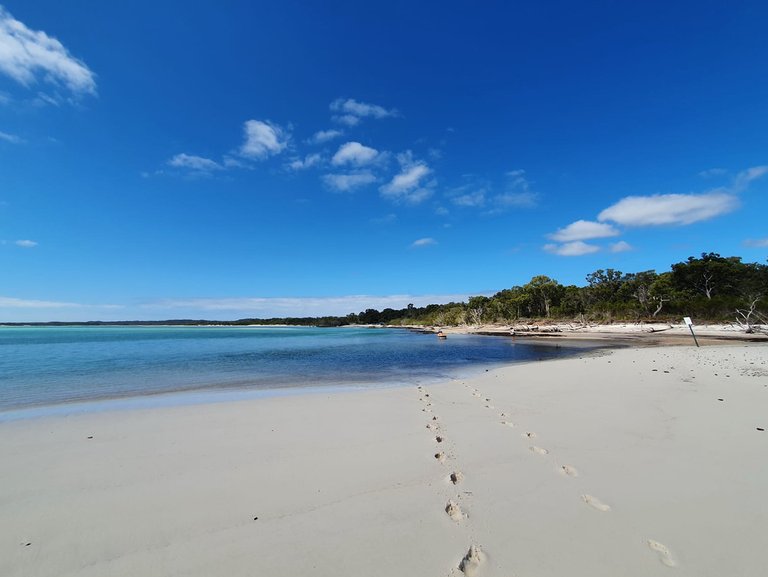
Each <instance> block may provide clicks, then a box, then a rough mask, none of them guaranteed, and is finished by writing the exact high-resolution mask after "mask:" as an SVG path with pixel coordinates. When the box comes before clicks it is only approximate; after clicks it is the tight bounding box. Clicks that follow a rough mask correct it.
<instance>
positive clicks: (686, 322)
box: [683, 317, 699, 347]
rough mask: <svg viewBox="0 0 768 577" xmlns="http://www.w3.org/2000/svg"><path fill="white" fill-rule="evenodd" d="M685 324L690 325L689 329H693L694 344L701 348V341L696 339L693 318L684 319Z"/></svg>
mask: <svg viewBox="0 0 768 577" xmlns="http://www.w3.org/2000/svg"><path fill="white" fill-rule="evenodd" d="M683 322H684V323H685V324H686V325H688V328H689V329H691V336H692V337H693V342H694V343H696V346H697V347H698V346H699V341H698V340H697V339H696V333H694V332H693V321H692V320H691V317H683Z"/></svg>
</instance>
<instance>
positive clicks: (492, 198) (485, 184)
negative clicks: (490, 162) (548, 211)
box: [446, 170, 538, 215]
mask: <svg viewBox="0 0 768 577" xmlns="http://www.w3.org/2000/svg"><path fill="white" fill-rule="evenodd" d="M464 180H465V182H466V183H465V184H463V185H462V186H459V187H456V188H453V189H450V190H448V191H447V193H446V196H448V198H449V199H450V201H451V202H452V203H453V204H454V205H456V206H460V207H464V208H481V209H484V212H485V213H486V214H491V215H493V214H502V213H504V212H507V211H508V210H511V209H515V208H533V207H535V206H536V204H537V202H538V194H537V193H535V192H533V191H531V190H530V183H529V181H528V179H527V178H526V176H525V171H524V170H512V171H509V172H507V173H505V174H504V179H503V181H502V182H501V183H499V182H495V183H493V182H491V181H490V180H489V179H487V178H482V177H478V176H477V175H473V174H467V175H465V176H464ZM494 190H496V191H498V190H502V192H494Z"/></svg>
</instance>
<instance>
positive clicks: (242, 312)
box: [142, 294, 470, 318]
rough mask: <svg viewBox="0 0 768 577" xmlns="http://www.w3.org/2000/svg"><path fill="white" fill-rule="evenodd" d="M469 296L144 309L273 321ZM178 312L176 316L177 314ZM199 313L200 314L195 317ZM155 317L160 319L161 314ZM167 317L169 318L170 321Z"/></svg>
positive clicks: (227, 301)
mask: <svg viewBox="0 0 768 577" xmlns="http://www.w3.org/2000/svg"><path fill="white" fill-rule="evenodd" d="M469 296H470V295H468V294H426V295H410V294H398V295H348V296H329V297H289V298H277V297H276V298H262V297H255V298H224V299H207V298H200V299H169V300H159V301H155V302H152V303H146V304H144V305H142V309H144V310H145V311H160V312H161V315H160V316H163V315H168V316H174V315H178V314H179V312H178V311H182V313H181V314H182V315H184V316H186V315H189V316H192V317H198V316H199V315H201V314H202V315H206V313H208V314H209V315H210V316H212V317H216V316H217V315H223V316H226V317H228V318H243V317H256V318H269V317H285V316H297V317H304V316H322V315H346V314H348V313H351V312H359V311H363V310H365V309H369V308H375V309H378V310H383V309H385V308H393V309H402V308H405V307H406V306H408V304H413V305H415V306H417V307H421V306H426V305H428V304H440V303H449V302H461V301H465V300H467V299H468V298H469ZM174 311H175V312H174ZM195 313H197V314H195ZM153 316H158V315H157V314H155V315H153ZM168 316H165V318H168Z"/></svg>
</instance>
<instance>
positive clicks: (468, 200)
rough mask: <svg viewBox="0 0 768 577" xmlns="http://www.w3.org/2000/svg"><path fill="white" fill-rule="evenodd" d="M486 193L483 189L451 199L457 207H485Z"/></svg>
mask: <svg viewBox="0 0 768 577" xmlns="http://www.w3.org/2000/svg"><path fill="white" fill-rule="evenodd" d="M485 193H486V192H485V190H483V189H480V190H475V191H472V192H467V193H465V194H460V195H459V196H454V197H453V198H452V199H451V202H453V204H455V205H456V206H467V207H477V206H484V205H485Z"/></svg>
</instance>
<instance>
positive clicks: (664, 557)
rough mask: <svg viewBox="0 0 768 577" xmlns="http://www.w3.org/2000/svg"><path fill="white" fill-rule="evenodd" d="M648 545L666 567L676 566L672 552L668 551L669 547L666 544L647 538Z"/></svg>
mask: <svg viewBox="0 0 768 577" xmlns="http://www.w3.org/2000/svg"><path fill="white" fill-rule="evenodd" d="M648 547H650V548H651V550H653V551H656V552H657V553H658V554H659V561H661V562H662V563H663V564H664V565H666V566H667V567H677V563H676V562H675V560H674V559H673V558H672V553H670V552H669V549H668V548H667V546H666V545H664V544H663V543H659V542H658V541H654V540H653V539H648Z"/></svg>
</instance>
